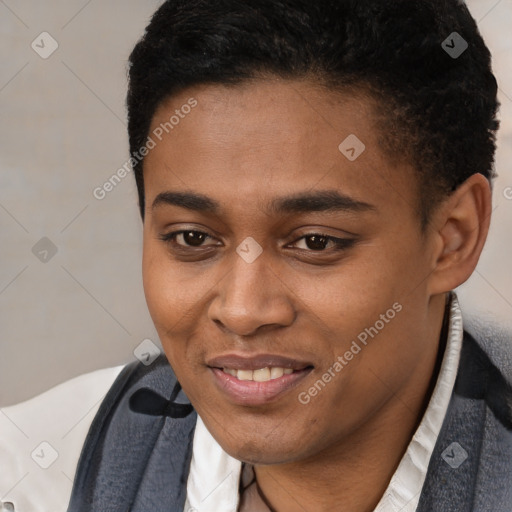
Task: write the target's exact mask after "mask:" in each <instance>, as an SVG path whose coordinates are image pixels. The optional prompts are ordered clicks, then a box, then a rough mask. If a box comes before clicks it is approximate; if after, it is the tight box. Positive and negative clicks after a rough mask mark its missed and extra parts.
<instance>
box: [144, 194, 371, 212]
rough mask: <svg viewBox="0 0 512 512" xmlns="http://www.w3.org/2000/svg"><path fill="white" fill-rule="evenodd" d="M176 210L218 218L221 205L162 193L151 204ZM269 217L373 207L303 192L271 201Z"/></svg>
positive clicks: (339, 196)
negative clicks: (190, 211)
mask: <svg viewBox="0 0 512 512" xmlns="http://www.w3.org/2000/svg"><path fill="white" fill-rule="evenodd" d="M162 205H171V206H179V207H180V208H185V209H187V210H194V211H198V212H205V213H212V214H218V213H219V212H220V210H221V205H220V203H218V202H217V201H215V200H214V199H211V198H210V197H208V196H205V195H203V194H197V193H194V192H170V191H169V192H162V193H160V194H158V195H157V196H156V198H155V200H154V201H153V204H152V209H153V210H154V209H155V208H157V207H159V206H162ZM268 209H269V212H270V213H272V214H286V213H310V212H341V211H344V212H365V211H376V210H377V209H376V208H375V206H373V205H371V204H369V203H366V202H363V201H358V200H356V199H353V198H352V197H350V196H347V195H345V194H341V193H339V192H338V191H336V190H321V191H315V192H304V193H300V194H293V195H288V196H284V197H279V198H277V199H273V200H272V201H271V202H270V203H269V205H268Z"/></svg>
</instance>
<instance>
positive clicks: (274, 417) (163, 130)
mask: <svg viewBox="0 0 512 512" xmlns="http://www.w3.org/2000/svg"><path fill="white" fill-rule="evenodd" d="M496 89H497V87H496V81H495V79H494V76H493V75H492V72H491V69H490V56H489V52H488V50H487V48H486V47H485V44H484V42H483V41H482V39H481V37H480V35H479V33H478V30H477V27H476V25H475V22H474V20H473V19H472V18H471V16H470V14H469V13H468V11H467V9H466V7H465V6H464V5H463V4H461V3H460V2H458V1H456V0H421V1H418V2H408V1H405V0H397V1H394V2H379V1H377V0H366V1H357V2H356V1H351V0H336V1H327V0H325V1H320V2H314V3H313V2H306V1H296V0H294V1H291V0H287V1H277V2H276V1H270V0H254V1H252V0H251V1H247V2H237V1H234V0H225V1H222V2H219V1H215V2H214V1H207V0H202V1H199V0H198V1H190V0H187V1H184V0H183V1H182V0H173V1H167V2H165V3H164V4H163V5H162V6H161V7H160V8H159V9H158V11H157V12H156V14H155V15H154V17H153V19H152V21H151V23H150V25H149V26H148V29H147V32H146V34H145V35H144V37H143V38H142V40H141V41H140V42H139V43H138V44H137V46H136V47H135V49H134V51H133V53H132V55H131V57H130V84H129V93H128V113H129V136H130V146H131V154H132V163H133V168H134V173H135V177H136V180H137V185H138V190H139V203H140V211H141V216H142V219H143V230H144V254H143V276H144V289H145V294H146V299H147V303H148V307H149V311H150V313H151V316H152V319H153V321H154V323H155V326H156V329H157V331H158V334H159V337H160V340H161V342H162V346H163V348H164V351H165V356H166V357H165V358H163V357H162V358H160V359H157V360H156V361H154V362H153V363H152V364H150V365H148V366H145V365H143V364H138V365H134V364H133V365H129V366H127V367H125V368H123V369H122V371H121V372H120V373H119V369H116V370H115V372H114V377H115V376H117V375H118V374H119V375H118V376H117V378H116V380H115V382H114V383H113V385H112V386H110V383H111V381H112V378H113V376H112V374H109V375H108V376H107V377H105V381H104V382H106V387H107V388H109V390H108V393H107V395H106V397H105V399H104V400H103V402H102V404H101V406H100V408H99V411H98V412H97V414H96V415H95V418H94V420H93V421H92V424H91V428H90V429H89V431H88V434H87V438H86V439H85V441H84V440H83V439H82V441H83V448H82V449H81V455H80V460H79V462H78V463H77V467H76V474H75V478H74V484H73V488H72V489H70V490H69V491H68V492H69V496H70V498H69V499H70V502H69V508H68V510H69V511H70V512H79V511H100V510H101V511H128V510H130V511H137V512H138V511H145V512H147V511H164V510H165V511H168V510H172V511H183V510H187V511H192V510H198V511H215V512H221V511H233V512H234V511H237V510H238V511H241V512H259V511H265V512H268V511H278V512H289V511H297V510H305V511H315V512H316V511H326V510H350V511H374V510H375V511H398V510H401V511H413V510H417V511H422V512H426V511H436V512H437V511H443V512H444V511H487V510H488V511H493V512H510V511H512V412H511V407H512V389H511V386H510V383H509V382H508V381H507V378H506V377H505V376H504V375H503V374H502V373H501V372H500V370H499V369H498V368H497V367H496V366H495V365H494V364H493V362H492V361H491V359H490V358H489V357H488V355H487V354H486V353H485V351H484V350H483V349H482V348H481V346H480V345H479V344H478V343H477V342H476V341H475V339H473V337H472V336H470V335H469V333H467V332H464V331H463V328H462V317H461V311H460V308H459V305H458V301H457V297H456V295H455V294H454V293H453V292H452V290H454V289H455V288H456V287H457V286H459V285H460V284H462V283H463V282H465V281H466V280H467V279H468V278H469V277H470V275H471V274H472V272H473V271H474V269H475V267H476V265H477V262H478V259H479V256H480V254H481V251H482V248H483V246H484V243H485V239H486V236H487V232H488V228H489V222H490V216H491V187H490V182H491V180H492V177H493V172H492V168H493V156H494V151H495V132H496V130H497V127H498V123H497V121H496V111H497V107H498V105H497V100H496ZM484 335H485V332H484ZM498 342H499V343H502V344H505V343H508V340H507V339H506V338H504V337H503V339H501V340H499V339H496V340H495V343H498ZM14 505H15V506H17V505H16V504H14ZM16 510H18V509H16ZM19 510H21V508H20V509H19ZM22 512H23V511H22Z"/></svg>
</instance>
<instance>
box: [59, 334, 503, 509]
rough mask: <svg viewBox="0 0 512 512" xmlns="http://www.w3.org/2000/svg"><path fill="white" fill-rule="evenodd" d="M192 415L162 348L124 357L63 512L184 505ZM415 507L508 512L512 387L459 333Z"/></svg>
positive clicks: (472, 342)
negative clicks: (450, 387) (444, 405)
mask: <svg viewBox="0 0 512 512" xmlns="http://www.w3.org/2000/svg"><path fill="white" fill-rule="evenodd" d="M170 390H171V393H169V391H170ZM196 419H197V415H196V412H195V411H194V409H193V407H192V405H190V403H189V402H188V400H187V398H186V396H185V395H184V393H183V392H182V391H181V386H180V384H179V383H178V382H177V380H176V377H175V375H174V373H173V371H172V369H171V367H170V365H169V364H168V362H167V360H166V359H165V358H164V357H163V356H162V357H160V358H159V359H157V360H156V361H155V362H154V363H153V364H152V365H151V366H149V367H146V366H144V365H142V364H141V363H138V364H135V363H132V364H130V365H128V366H126V367H125V368H124V369H123V371H122V372H121V374H120V375H119V377H118V378H117V379H116V381H115V383H114V384H113V386H112V387H111V389H110V391H109V392H108V394H107V396H106V397H105V399H104V401H103V403H102V405H101V407H100V409H99V411H98V413H97V415H96V417H95V419H94V421H93V423H92V425H91V428H90V430H89V433H88V435H87V438H86V441H85V443H84V446H83V449H82V453H81V456H80V460H79V464H78V468H77V473H76V476H75V481H74V485H73V490H72V495H71V500H70V505H69V508H68V512H128V511H130V512H183V508H184V505H185V499H186V489H187V478H188V473H189V468H190V460H191V456H192V441H193V436H194V429H195V424H196ZM417 511H418V512H512V386H511V384H510V383H509V382H507V380H506V379H505V378H504V377H503V375H502V373H500V371H499V370H498V369H497V367H496V366H495V365H494V364H493V362H492V361H491V360H490V358H489V357H488V355H487V354H486V352H484V350H483V349H482V348H481V346H480V345H479V344H478V343H477V342H476V341H475V339H474V338H473V337H472V336H471V335H469V334H468V333H467V332H465V333H464V341H463V346H462V352H461V360H460V364H459V370H458V374H457V380H456V383H455V389H454V393H453V395H452V397H451V400H450V405H449V408H448V412H447V415H446V418H445V420H444V423H443V427H442V429H441V432H440V435H439V437H438V439H437V443H436V446H435V449H434V452H433V454H432V458H431V460H430V465H429V468H428V472H427V477H426V481H425V484H424V486H423V490H422V494H421V498H420V502H419V506H418V509H417Z"/></svg>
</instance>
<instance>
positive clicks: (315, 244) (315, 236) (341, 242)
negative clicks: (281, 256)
mask: <svg viewBox="0 0 512 512" xmlns="http://www.w3.org/2000/svg"><path fill="white" fill-rule="evenodd" d="M353 244H354V240H353V239H349V238H347V239H343V238H335V237H332V236H328V235H322V234H319V233H311V234H310V235H305V236H303V237H301V238H299V239H298V240H296V241H295V242H294V243H293V245H294V246H295V247H296V248H297V249H302V250H305V251H314V252H327V251H326V250H328V249H332V250H336V249H340V250H341V249H346V248H348V247H350V246H352V245H353Z"/></svg>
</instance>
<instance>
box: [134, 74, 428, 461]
mask: <svg viewBox="0 0 512 512" xmlns="http://www.w3.org/2000/svg"><path fill="white" fill-rule="evenodd" d="M185 105H189V106H192V108H188V107H185ZM177 111H178V112H177ZM172 116H175V119H173V122H172V128H171V125H170V124H169V120H170V119H171V117H172ZM178 118H179V120H178V121H177V119H178ZM165 123H168V124H167V131H168V133H166V130H162V126H163V125H164V124H165ZM162 132H163V133H162ZM151 133H153V134H155V133H156V134H159V136H158V137H155V136H154V135H153V136H152V135H151ZM151 133H150V136H152V138H153V139H154V141H155V142H156V145H155V147H154V148H153V149H152V150H151V151H150V153H149V154H148V155H147V157H146V159H145V164H144V183H145V200H146V213H145V220H144V257H143V276H144V289H145V293H146V298H147V303H148V307H149V311H150V313H151V316H152V318H153V321H154V323H155V326H156V329H157V331H158V334H159V336H160V339H161V341H162V344H163V347H164V350H165V353H166V355H167V357H168V359H169V362H170V363H171V365H172V367H173V369H174V371H175V373H176V375H177V377H178V379H179V381H180V382H181V384H182V386H183V389H184V390H185V392H186V394H187V396H188V397H189V399H190V400H191V402H192V404H193V405H194V407H195V408H196V410H197V412H198V413H199V415H200V416H201V417H202V418H203V420H204V422H205V424H206V426H207V427H208V429H209V430H210V432H211V433H212V435H213V436H214V437H215V438H216V439H217V441H218V442H219V443H220V444H221V446H222V447H223V448H224V449H225V450H226V451H227V452H228V453H229V454H230V455H232V456H234V457H236V458H238V459H240V460H245V461H249V462H252V463H255V464H275V463H285V462H290V461H297V460H301V459H306V458H308V457H314V456H315V455H316V454H318V453H321V452H322V451H325V450H328V449H331V448H333V447H335V446H338V445H340V444H342V443H343V442H344V440H346V439H347V438H348V436H350V435H352V433H354V432H356V431H358V429H361V428H363V426H364V425H367V424H370V423H371V422H372V421H375V420H376V418H378V417H379V415H383V414H386V410H387V408H389V407H391V405H390V404H392V403H396V401H397V398H400V397H401V399H402V400H407V399H408V398H410V396H408V395H407V393H408V392H409V390H412V389H416V388H415V387H414V383H415V379H418V378H419V377H418V376H421V378H424V377H425V372H424V369H423V367H422V364H423V363H422V362H423V361H425V359H426V358H428V357H430V356H431V354H432V347H431V345H429V344H428V343H426V342H425V340H426V339H427V338H428V337H429V335H430V331H429V327H428V325H427V324H428V322H427V321H426V319H427V317H428V314H429V297H428V291H427V282H428V279H426V278H427V276H428V275H429V272H430V271H431V261H432V248H431V244H430V242H429V238H428V236H426V235H424V234H422V232H421V229H420V222H419V218H418V215H417V213H416V212H417V203H418V199H417V198H418V191H417V184H416V179H415V177H414V173H413V171H412V169H410V168H409V167H408V166H407V165H406V164H403V165H397V164H393V165H392V164H390V163H389V162H388V159H387V158H386V156H385V155H384V154H383V153H382V151H381V149H380V148H379V136H380V134H379V131H378V129H377V128H376V126H375V123H374V116H373V110H372V104H371V102H370V101H369V100H367V99H364V98H356V97H354V96H350V95H343V94H341V93H339V92H332V91H327V90H325V89H322V88H319V87H317V86H314V85H313V84H309V83H305V82H298V81H280V80H267V81H263V80H262V81H256V82H251V83H247V84H245V85H238V86H236V87H224V86H201V87H195V88H190V89H187V90H186V91H185V92H183V93H182V94H180V95H179V96H174V97H173V98H171V99H170V100H169V101H167V102H165V103H163V104H162V105H160V108H159V109H158V111H157V112H156V114H155V116H154V119H153V123H152V127H151ZM354 136H355V137H357V139H356V138H355V137H354ZM159 139H161V140H159ZM362 144H364V151H362V150H363V145H362ZM340 145H341V146H340ZM427 356H428V357H427Z"/></svg>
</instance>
